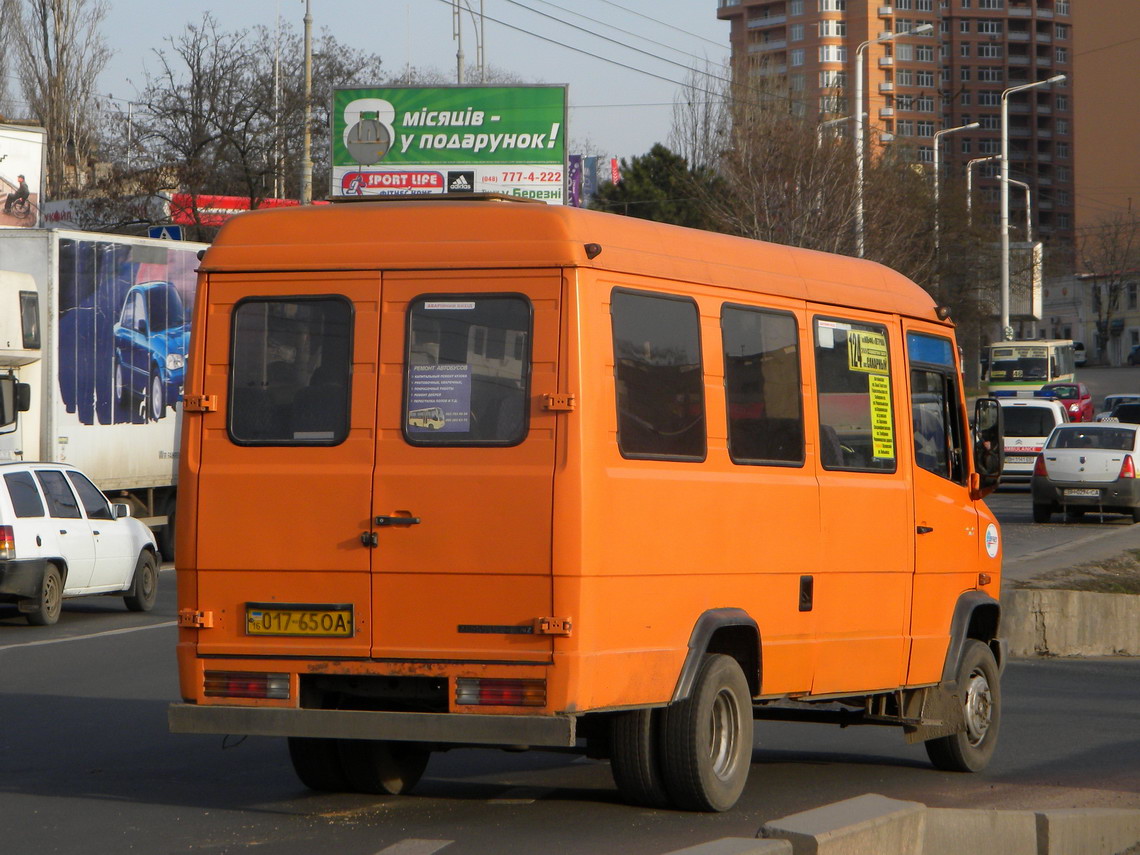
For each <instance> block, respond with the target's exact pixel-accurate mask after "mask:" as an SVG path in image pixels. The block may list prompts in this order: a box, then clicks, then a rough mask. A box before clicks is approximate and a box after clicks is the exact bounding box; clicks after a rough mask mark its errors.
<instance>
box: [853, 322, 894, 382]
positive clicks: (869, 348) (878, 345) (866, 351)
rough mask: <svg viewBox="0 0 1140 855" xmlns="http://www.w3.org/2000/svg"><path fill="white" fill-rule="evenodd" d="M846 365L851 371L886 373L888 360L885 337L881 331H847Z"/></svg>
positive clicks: (888, 364) (888, 365)
mask: <svg viewBox="0 0 1140 855" xmlns="http://www.w3.org/2000/svg"><path fill="white" fill-rule="evenodd" d="M847 366H848V368H850V369H851V370H852V371H863V372H866V373H867V374H886V373H887V372H888V371H889V370H890V362H888V360H887V337H886V336H885V335H883V334H882V333H877V332H866V331H865V330H851V331H850V332H848V333H847Z"/></svg>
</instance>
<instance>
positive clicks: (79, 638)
mask: <svg viewBox="0 0 1140 855" xmlns="http://www.w3.org/2000/svg"><path fill="white" fill-rule="evenodd" d="M167 626H178V621H176V620H168V621H164V622H163V623H152V624H147V625H146V626H132V627H127V628H126V629H108V630H105V631H104V632H91V633H88V634H87V635H73V636H69V637H68V638H49V639H47V640H45V641H21V642H20V643H19V644H2V645H0V650H14V649H15V648H17V647H42V646H43V645H45V644H63V643H64V642H67V641H86V640H87V639H89V638H102V637H103V636H105V635H123V634H124V633H127V632H141V631H142V630H144V629H160V628H162V627H167Z"/></svg>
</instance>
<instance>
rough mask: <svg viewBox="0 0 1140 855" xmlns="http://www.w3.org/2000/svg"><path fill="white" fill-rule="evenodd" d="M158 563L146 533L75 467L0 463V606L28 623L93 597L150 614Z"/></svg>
mask: <svg viewBox="0 0 1140 855" xmlns="http://www.w3.org/2000/svg"><path fill="white" fill-rule="evenodd" d="M158 565H159V555H158V548H157V546H156V545H155V541H154V536H153V535H152V534H151V531H150V529H148V528H147V527H146V526H145V525H143V524H142V523H141V522H139V521H138V520H136V519H134V518H133V517H131V515H130V509H129V508H128V506H127V505H121V504H115V505H112V504H110V503H109V502H108V501H107V498H106V497H105V496H104V495H103V494H102V493H101V492H100V491H99V488H98V487H96V486H95V485H94V484H93V483H91V480H90V479H89V478H87V476H86V475H84V474H83V473H82V472H80V471H79V470H78V469H76V468H75V467H74V466H66V465H63V464H57V463H23V462H21V463H0V601H2V602H15V603H16V605H17V606H18V607H19V609H20V611H21V612H22V613H23V614H24V615H25V616H26V617H27V620H28V623H31V624H37V625H41V626H43V625H47V624H53V623H55V622H56V621H57V620H59V613H60V606H61V604H62V600H63V598H64V597H81V596H88V595H92V594H103V595H108V596H120V597H122V598H123V600H124V601H125V602H126V606H127V608H128V609H131V610H132V611H149V610H150V609H151V608H153V607H154V602H155V599H156V597H157V596H158Z"/></svg>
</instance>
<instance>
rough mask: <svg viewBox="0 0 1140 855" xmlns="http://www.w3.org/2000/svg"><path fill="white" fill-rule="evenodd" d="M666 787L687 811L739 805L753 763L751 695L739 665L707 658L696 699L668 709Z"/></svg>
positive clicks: (725, 658)
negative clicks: (738, 801)
mask: <svg viewBox="0 0 1140 855" xmlns="http://www.w3.org/2000/svg"><path fill="white" fill-rule="evenodd" d="M663 759H664V768H665V785H666V787H667V788H668V790H669V795H670V797H671V798H672V800H673V803H674V805H675V806H676V807H678V808H681V809H682V810H702V811H725V810H728V809H729V808H731V807H732V806H733V805H734V804H736V802H737V800H738V799H739V798H740V794H741V793H742V792H743V791H744V784H745V782H746V781H747V780H748V770H749V767H750V765H751V763H752V693H751V692H750V690H749V688H748V680H747V679H745V677H744V671H743V670H741V667H740V663H739V662H737V661H736V660H735V659H733V658H732V657H731V656H725V655H723V654H707V655H706V656H705V658H704V661H703V662H702V663H701V669H700V672H699V673H698V674H697V678H696V680H695V681H694V683H693V689H692V692H691V694H690V695H689V696H688V697H687V698H685V699H684V700H683V701H677V702H676V703H674V704H672V705H671V706H669V707H667V708H666V710H665V744H664V752H663Z"/></svg>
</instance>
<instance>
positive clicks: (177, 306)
mask: <svg viewBox="0 0 1140 855" xmlns="http://www.w3.org/2000/svg"><path fill="white" fill-rule="evenodd" d="M189 339H190V326H189V318H187V317H186V311H185V309H184V307H183V304H182V298H181V297H180V296H179V295H178V290H177V289H176V288H175V287H174V285H173V284H171V283H170V282H144V283H142V284H139V285H135V286H133V287H132V288H131V289H130V290H129V291H128V292H127V296H126V298H125V300H124V301H123V309H122V311H121V312H120V313H119V321H118V323H116V324H115V356H114V359H115V374H114V383H115V401H116V403H117V404H118V405H119V406H120V407H124V408H126V409H127V410H128V411H130V412H132V413H135V412H137V411H138V410H139V409H140V405H141V404H144V403H145V407H142V410H143V415H144V417H145V418H146V419H148V420H152V421H157V420H158V419H161V418H162V417H163V416H165V415H166V408H167V406H170V407H173V406H176V405H177V403H178V401H179V400H181V398H182V386H183V382H184V378H185V371H186V346H187V343H188V342H189Z"/></svg>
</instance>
